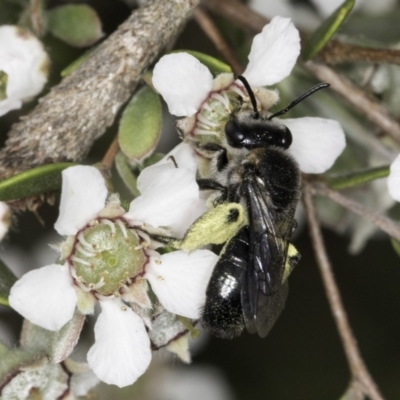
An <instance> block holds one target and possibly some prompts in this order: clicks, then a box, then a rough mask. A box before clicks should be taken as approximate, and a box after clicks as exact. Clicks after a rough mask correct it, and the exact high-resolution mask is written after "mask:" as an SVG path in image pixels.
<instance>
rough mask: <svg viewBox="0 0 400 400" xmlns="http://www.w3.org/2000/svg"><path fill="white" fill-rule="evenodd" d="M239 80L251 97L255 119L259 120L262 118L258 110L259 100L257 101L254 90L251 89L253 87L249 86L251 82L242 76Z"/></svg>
mask: <svg viewBox="0 0 400 400" xmlns="http://www.w3.org/2000/svg"><path fill="white" fill-rule="evenodd" d="M237 79H239V80H240V81H241V82H242V83H243V85H244V87H245V88H246V90H247V93H248V94H249V97H250V101H251V105H252V106H253V110H254V118H255V119H258V118H259V117H260V113H259V112H258V110H257V100H256V96H254V92H253V90H252V89H251V87H250V85H249V82H247V79H246V78H245V77H244V76H242V75H238V76H237Z"/></svg>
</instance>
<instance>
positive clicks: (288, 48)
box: [243, 17, 300, 86]
mask: <svg viewBox="0 0 400 400" xmlns="http://www.w3.org/2000/svg"><path fill="white" fill-rule="evenodd" d="M299 54H300V35H299V32H298V30H297V29H296V28H295V27H294V25H293V24H292V22H291V20H290V18H282V17H275V18H273V19H272V21H271V22H270V23H269V24H268V25H265V26H264V29H263V30H262V32H261V33H259V34H258V35H256V36H255V37H254V39H253V44H252V46H251V51H250V54H249V64H248V65H247V68H246V71H245V72H244V73H243V76H244V77H245V78H246V79H247V80H248V82H249V84H250V86H266V85H273V84H274V83H277V82H279V81H281V80H282V79H283V78H286V77H287V76H288V75H289V74H290V72H291V71H292V68H293V67H294V65H295V63H296V60H297V57H298V56H299Z"/></svg>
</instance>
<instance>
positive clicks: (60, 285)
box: [9, 264, 77, 331]
mask: <svg viewBox="0 0 400 400" xmlns="http://www.w3.org/2000/svg"><path fill="white" fill-rule="evenodd" d="M9 301H10V305H11V307H12V308H14V309H15V310H16V311H18V312H19V313H20V314H21V315H22V316H23V317H24V318H26V319H28V320H29V321H31V322H33V323H34V324H36V325H39V326H41V327H42V328H45V329H48V330H50V331H58V330H59V329H60V328H62V327H63V326H64V325H65V324H66V323H67V322H68V321H70V320H71V319H72V316H73V315H74V311H75V306H76V301H77V295H76V291H75V288H74V286H73V283H72V278H71V275H70V273H69V270H68V267H67V266H66V265H58V264H52V265H47V266H46V267H43V268H39V269H35V270H33V271H30V272H28V273H27V274H25V275H24V276H23V277H22V278H21V279H19V280H18V281H17V282H16V283H15V284H14V286H13V287H12V288H11V293H10V297H9Z"/></svg>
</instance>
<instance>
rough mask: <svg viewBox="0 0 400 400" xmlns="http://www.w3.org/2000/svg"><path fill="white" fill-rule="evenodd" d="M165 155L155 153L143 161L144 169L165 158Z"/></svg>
mask: <svg viewBox="0 0 400 400" xmlns="http://www.w3.org/2000/svg"><path fill="white" fill-rule="evenodd" d="M164 156H165V154H163V153H153V154H152V155H151V156H150V157H147V158H146V159H145V160H144V161H143V169H144V168H146V167H150V166H151V165H154V164H156V163H158V162H159V161H160V160H161V159H163V158H164Z"/></svg>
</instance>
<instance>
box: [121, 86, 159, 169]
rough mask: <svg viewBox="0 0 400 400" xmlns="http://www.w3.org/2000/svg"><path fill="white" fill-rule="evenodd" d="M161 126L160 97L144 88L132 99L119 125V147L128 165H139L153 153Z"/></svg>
mask: <svg viewBox="0 0 400 400" xmlns="http://www.w3.org/2000/svg"><path fill="white" fill-rule="evenodd" d="M161 124H162V113H161V101H160V97H159V95H158V94H157V93H156V92H155V91H154V90H153V89H151V88H150V87H149V86H144V87H143V88H142V89H140V90H139V91H138V92H137V93H135V94H134V96H133V97H132V99H131V101H130V102H129V104H128V106H127V107H126V108H125V111H124V113H123V114H122V117H121V121H120V124H119V131H118V141H119V146H120V149H121V151H122V152H123V153H124V154H125V155H126V157H127V158H128V161H129V163H132V164H136V163H140V162H142V161H143V160H144V159H145V158H146V157H147V156H148V155H149V154H151V153H152V152H153V151H154V149H155V147H156V146H157V143H158V141H159V139H160V135H161Z"/></svg>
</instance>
